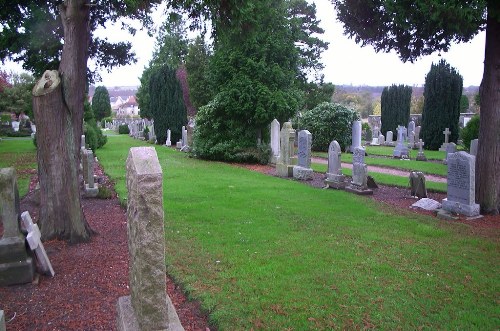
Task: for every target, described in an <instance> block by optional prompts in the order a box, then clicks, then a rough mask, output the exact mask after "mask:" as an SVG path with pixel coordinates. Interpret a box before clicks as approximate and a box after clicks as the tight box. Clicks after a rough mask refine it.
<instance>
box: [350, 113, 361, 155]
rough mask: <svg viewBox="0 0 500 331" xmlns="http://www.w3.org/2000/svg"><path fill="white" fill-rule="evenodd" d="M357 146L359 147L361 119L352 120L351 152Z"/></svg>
mask: <svg viewBox="0 0 500 331" xmlns="http://www.w3.org/2000/svg"><path fill="white" fill-rule="evenodd" d="M357 147H361V121H354V122H352V145H351V152H354V149H355V148H357Z"/></svg>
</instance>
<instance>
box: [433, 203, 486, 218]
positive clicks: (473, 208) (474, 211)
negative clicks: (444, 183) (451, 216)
mask: <svg viewBox="0 0 500 331" xmlns="http://www.w3.org/2000/svg"><path fill="white" fill-rule="evenodd" d="M441 204H442V206H443V209H444V210H445V211H448V212H450V213H455V214H459V215H465V216H468V217H475V216H479V215H480V213H479V204H477V203H474V204H472V205H466V204H463V203H460V202H456V201H448V199H443V200H442V201H441Z"/></svg>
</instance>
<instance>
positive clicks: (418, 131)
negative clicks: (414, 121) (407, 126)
mask: <svg viewBox="0 0 500 331" xmlns="http://www.w3.org/2000/svg"><path fill="white" fill-rule="evenodd" d="M421 130H422V127H421V126H420V125H419V126H417V127H416V128H415V141H418V140H419V139H420V131H421Z"/></svg>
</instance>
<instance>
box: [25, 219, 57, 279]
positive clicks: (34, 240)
mask: <svg viewBox="0 0 500 331" xmlns="http://www.w3.org/2000/svg"><path fill="white" fill-rule="evenodd" d="M21 219H22V222H23V225H24V227H25V228H26V231H28V236H27V237H26V241H27V242H28V245H29V246H30V248H31V250H32V251H34V252H35V255H36V258H37V260H38V263H39V265H40V270H41V273H43V274H45V275H48V276H52V277H54V275H55V272H54V269H53V268H52V264H51V263H50V260H49V257H48V256H47V253H46V252H45V248H44V247H43V243H42V241H41V237H42V234H41V233H40V229H39V228H38V225H37V224H33V221H32V220H31V216H30V213H29V212H27V211H25V212H23V213H22V214H21Z"/></svg>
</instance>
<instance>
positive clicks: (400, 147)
mask: <svg viewBox="0 0 500 331" xmlns="http://www.w3.org/2000/svg"><path fill="white" fill-rule="evenodd" d="M405 130H406V128H405V127H404V126H402V125H400V126H399V127H398V141H397V143H396V148H394V151H393V153H392V155H393V156H394V157H398V158H403V157H408V147H407V146H406V145H405V144H404V132H405Z"/></svg>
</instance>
